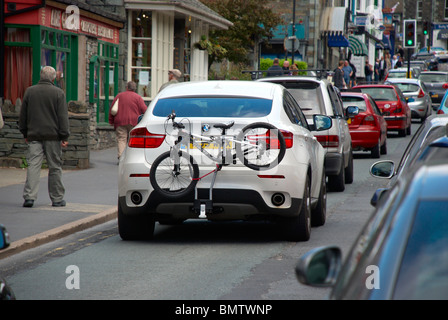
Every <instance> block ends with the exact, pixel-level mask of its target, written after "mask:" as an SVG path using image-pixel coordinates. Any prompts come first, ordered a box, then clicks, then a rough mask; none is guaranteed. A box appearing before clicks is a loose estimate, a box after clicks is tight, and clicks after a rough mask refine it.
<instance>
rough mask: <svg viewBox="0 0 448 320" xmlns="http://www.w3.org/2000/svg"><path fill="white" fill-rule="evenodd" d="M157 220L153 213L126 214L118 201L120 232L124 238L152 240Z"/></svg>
mask: <svg viewBox="0 0 448 320" xmlns="http://www.w3.org/2000/svg"><path fill="white" fill-rule="evenodd" d="M154 227H155V220H154V216H153V215H152V214H149V213H148V212H143V213H139V214H132V215H127V214H124V212H123V209H122V208H121V205H120V202H118V233H119V234H120V237H121V239H123V240H150V239H152V238H153V236H154Z"/></svg>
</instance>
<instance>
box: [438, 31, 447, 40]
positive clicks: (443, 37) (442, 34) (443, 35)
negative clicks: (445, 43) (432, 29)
mask: <svg viewBox="0 0 448 320" xmlns="http://www.w3.org/2000/svg"><path fill="white" fill-rule="evenodd" d="M437 40H448V29H442V30H440V31H439V33H438V34H437Z"/></svg>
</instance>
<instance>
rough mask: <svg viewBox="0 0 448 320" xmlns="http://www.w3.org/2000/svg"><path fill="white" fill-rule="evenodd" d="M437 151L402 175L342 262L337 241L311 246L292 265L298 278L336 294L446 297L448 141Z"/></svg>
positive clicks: (341, 296) (351, 297) (369, 297)
mask: <svg viewBox="0 0 448 320" xmlns="http://www.w3.org/2000/svg"><path fill="white" fill-rule="evenodd" d="M439 151H440V152H441V155H440V156H439V157H436V158H434V159H433V161H428V162H422V163H421V165H419V166H417V167H416V168H415V169H413V170H411V171H410V172H408V173H407V174H406V175H404V176H401V177H400V179H399V180H398V181H397V183H396V184H395V185H394V187H393V188H392V189H391V190H390V196H389V197H388V198H387V199H386V200H385V201H384V202H382V205H381V206H380V207H378V208H377V209H376V210H375V212H374V213H373V214H372V215H371V217H370V218H369V220H368V221H367V223H366V224H365V226H364V227H363V229H362V231H361V232H360V234H359V235H358V237H357V239H356V241H355V242H354V244H353V245H352V247H351V249H350V251H349V253H348V255H347V256H346V258H345V261H344V263H343V264H342V258H341V256H342V253H341V250H340V249H339V248H338V247H336V246H327V247H320V248H316V249H313V250H311V251H309V252H308V253H306V254H305V255H303V256H302V257H301V258H300V260H299V262H298V264H297V266H296V275H297V277H298V280H299V281H300V282H301V283H303V284H307V285H312V286H330V287H332V289H331V292H330V294H329V298H330V299H335V300H336V299H338V300H339V299H347V300H355V299H356V300H426V299H430V300H446V299H448V273H447V272H446V266H447V264H448V232H447V230H448V195H447V193H446V181H448V164H446V156H447V152H446V151H447V147H446V146H445V147H439ZM443 157H445V159H444V161H440V159H439V158H443Z"/></svg>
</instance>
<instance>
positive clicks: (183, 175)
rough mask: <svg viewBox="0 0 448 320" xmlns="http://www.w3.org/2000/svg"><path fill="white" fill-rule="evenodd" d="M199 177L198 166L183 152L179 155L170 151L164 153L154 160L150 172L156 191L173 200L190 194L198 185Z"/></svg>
mask: <svg viewBox="0 0 448 320" xmlns="http://www.w3.org/2000/svg"><path fill="white" fill-rule="evenodd" d="M198 177H199V168H198V165H197V164H195V163H193V157H192V156H190V155H189V154H186V153H183V152H182V151H179V152H178V153H177V155H172V154H171V152H170V151H167V152H164V153H162V154H161V155H160V156H158V157H157V158H156V159H155V160H154V163H153V164H152V166H151V170H150V172H149V180H150V182H151V185H152V187H153V188H154V190H155V191H156V192H157V193H159V194H160V195H162V196H165V197H167V198H171V199H177V198H181V197H183V196H186V195H188V194H190V193H191V192H192V191H193V190H194V188H195V186H196V184H197V183H198V180H197V178H198Z"/></svg>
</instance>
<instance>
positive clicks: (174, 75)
mask: <svg viewBox="0 0 448 320" xmlns="http://www.w3.org/2000/svg"><path fill="white" fill-rule="evenodd" d="M181 77H182V72H180V70H178V69H171V70H168V82H165V83H164V84H163V85H162V86H161V87H160V89H159V92H160V91H162V90H163V89H165V88H166V87H168V86H169V85H170V84H174V83H178V82H179V79H180V78H181Z"/></svg>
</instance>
